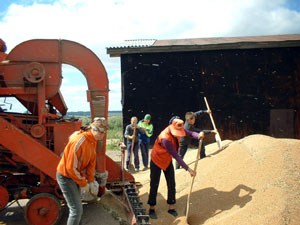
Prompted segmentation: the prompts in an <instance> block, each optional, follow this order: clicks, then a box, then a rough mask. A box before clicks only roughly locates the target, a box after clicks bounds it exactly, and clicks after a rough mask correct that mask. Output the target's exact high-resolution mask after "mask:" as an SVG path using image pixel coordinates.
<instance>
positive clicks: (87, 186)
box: [81, 184, 90, 193]
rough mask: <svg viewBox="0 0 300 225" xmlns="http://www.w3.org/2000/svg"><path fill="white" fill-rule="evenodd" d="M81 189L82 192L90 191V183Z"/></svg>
mask: <svg viewBox="0 0 300 225" xmlns="http://www.w3.org/2000/svg"><path fill="white" fill-rule="evenodd" d="M81 191H82V192H86V193H89V191H90V186H89V184H86V185H85V186H84V187H82V188H81Z"/></svg>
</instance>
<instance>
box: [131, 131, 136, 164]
mask: <svg viewBox="0 0 300 225" xmlns="http://www.w3.org/2000/svg"><path fill="white" fill-rule="evenodd" d="M135 133H136V126H135V127H134V128H133V134H132V137H133V138H132V139H131V151H130V164H132V155H133V147H134V143H135Z"/></svg>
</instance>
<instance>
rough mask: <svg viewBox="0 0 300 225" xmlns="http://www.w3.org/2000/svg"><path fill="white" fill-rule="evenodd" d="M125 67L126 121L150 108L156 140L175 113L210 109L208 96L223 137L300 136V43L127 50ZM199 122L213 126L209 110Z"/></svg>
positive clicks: (123, 67)
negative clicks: (216, 48)
mask: <svg viewBox="0 0 300 225" xmlns="http://www.w3.org/2000/svg"><path fill="white" fill-rule="evenodd" d="M121 73H122V75H121V78H122V93H123V95H122V104H123V124H124V127H125V126H126V125H127V124H128V123H130V118H131V117H132V116H137V117H138V119H139V120H140V119H142V118H143V116H144V115H145V114H146V113H150V114H151V115H152V118H153V120H152V121H153V125H154V135H153V138H152V142H153V141H154V140H155V138H156V137H157V135H158V134H159V133H160V132H161V131H162V130H163V129H164V128H165V127H166V126H167V125H168V121H169V119H170V118H171V117H172V116H173V115H178V116H180V117H181V118H184V114H185V112H187V111H197V110H200V109H206V107H205V102H204V100H203V97H204V96H206V97H207V99H208V102H209V104H210V107H211V109H212V112H213V117H214V119H215V123H216V126H217V128H218V130H219V131H220V134H221V137H222V139H231V140H236V139H240V138H242V137H244V136H247V135H250V134H266V135H272V136H275V137H290V138H300V112H299V106H300V48H299V47H293V48H269V49H268V48H267V49H245V50H219V51H199V52H177V53H174V52H173V53H144V54H125V55H122V56H121ZM271 115H272V116H271ZM197 123H198V126H200V127H203V128H205V129H212V125H211V123H210V119H209V117H208V116H207V115H204V116H203V118H201V120H200V121H197Z"/></svg>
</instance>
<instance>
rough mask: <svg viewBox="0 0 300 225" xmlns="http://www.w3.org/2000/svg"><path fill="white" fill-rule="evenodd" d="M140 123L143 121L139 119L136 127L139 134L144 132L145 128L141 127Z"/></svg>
mask: <svg viewBox="0 0 300 225" xmlns="http://www.w3.org/2000/svg"><path fill="white" fill-rule="evenodd" d="M142 123H143V121H142V120H140V121H139V122H138V124H137V127H136V128H137V129H138V132H139V133H140V134H145V133H146V129H145V128H144V127H141V125H142Z"/></svg>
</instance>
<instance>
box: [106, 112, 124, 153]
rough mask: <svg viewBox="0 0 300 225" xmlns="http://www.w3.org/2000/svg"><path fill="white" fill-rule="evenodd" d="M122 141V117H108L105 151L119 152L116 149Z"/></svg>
mask: <svg viewBox="0 0 300 225" xmlns="http://www.w3.org/2000/svg"><path fill="white" fill-rule="evenodd" d="M122 141H123V129H122V116H121V115H118V116H111V117H108V132H107V142H106V149H108V150H120V148H119V147H118V144H119V142H122Z"/></svg>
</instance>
